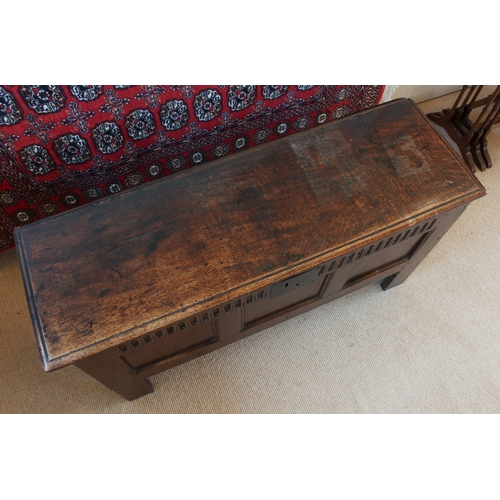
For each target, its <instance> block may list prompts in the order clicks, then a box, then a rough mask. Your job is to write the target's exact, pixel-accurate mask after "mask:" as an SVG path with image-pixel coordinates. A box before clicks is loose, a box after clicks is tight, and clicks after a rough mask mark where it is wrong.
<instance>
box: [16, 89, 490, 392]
mask: <svg viewBox="0 0 500 500" xmlns="http://www.w3.org/2000/svg"><path fill="white" fill-rule="evenodd" d="M484 194H485V190H484V188H483V187H482V186H481V185H480V183H479V182H478V181H477V180H476V178H475V177H474V176H473V175H472V174H471V172H470V171H469V170H468V169H467V168H466V167H465V166H464V164H463V162H462V161H461V160H460V159H459V158H458V156H457V155H456V154H455V152H454V151H453V150H452V149H451V148H450V146H449V145H448V144H447V143H446V141H444V140H443V138H442V137H441V136H440V135H439V134H438V133H437V131H436V130H435V129H434V127H433V126H432V125H431V124H430V123H429V122H428V120H427V119H426V118H425V116H424V115H423V114H422V113H421V112H420V111H419V109H418V108H417V107H416V106H415V105H414V104H413V103H412V102H411V101H408V100H404V99H403V100H397V101H392V102H390V103H387V104H384V105H382V106H378V107H376V108H373V109H371V110H369V111H365V112H362V113H359V114H357V115H352V116H350V117H347V118H344V119H341V120H338V121H334V122H330V123H327V124H325V125H321V126H317V127H314V128H311V129H309V130H307V131H304V132H300V133H296V134H293V135H290V136H288V137H284V138H282V139H277V140H275V141H272V142H270V143H266V144H264V145H262V146H258V147H255V148H251V149H249V150H247V151H244V152H240V153H235V154H232V155H230V156H228V157H225V158H222V159H219V160H216V161H213V162H210V163H207V164H205V165H202V166H199V167H196V168H193V169H190V170H186V171H183V172H180V173H178V174H175V175H173V176H171V177H167V178H165V179H163V180H159V181H156V182H152V183H148V184H144V185H142V186H141V187H138V188H134V189H131V190H128V191H125V192H122V193H118V194H116V195H114V196H111V197H109V198H106V199H103V200H101V201H97V202H94V203H92V204H88V205H85V206H82V207H80V208H76V209H74V210H72V211H69V212H65V213H62V214H59V215H55V216H53V217H50V218H47V219H43V220H41V221H39V222H35V223H32V224H30V225H27V226H24V227H20V228H18V229H17V230H16V235H15V236H16V243H17V249H18V254H19V258H20V262H21V266H22V272H23V278H24V283H25V288H26V294H27V299H28V304H29V308H30V312H31V315H32V320H33V325H34V330H35V334H36V338H37V341H38V346H39V350H40V354H41V358H42V361H43V365H44V367H45V370H47V371H50V370H55V369H58V368H61V367H64V366H66V365H69V364H75V365H76V366H78V367H79V368H81V369H82V370H84V371H86V372H87V373H89V374H91V375H92V376H93V377H95V378H96V379H98V380H99V381H101V382H102V383H103V384H105V385H106V386H108V387H109V388H111V389H113V390H114V391H116V392H117V393H119V394H121V395H122V396H124V397H125V398H128V399H134V398H137V397H140V396H142V395H144V394H147V393H149V392H152V390H153V389H152V386H151V384H150V383H149V381H148V380H147V378H148V377H149V376H151V375H153V374H156V373H158V372H160V371H162V370H165V369H167V368H170V367H173V366H175V365H178V364H180V363H183V362H185V361H188V360H190V359H193V358H194V357H196V356H200V355H202V354H205V353H207V352H210V351H212V350H214V349H217V348H219V347H222V346H224V345H227V344H228V343H231V342H234V341H236V340H238V339H241V338H243V337H245V336H247V335H251V334H252V333H255V332H258V331H260V330H263V329H265V328H267V327H269V326H271V325H273V324H276V323H277V322H280V321H283V320H286V319H287V318H290V317H292V316H294V315H296V314H299V313H301V312H304V311H306V310H308V309H311V308H313V307H316V306H318V305H321V304H324V303H326V302H328V301H331V300H333V299H335V298H338V297H340V296H342V295H344V294H346V293H349V292H351V291H354V290H356V289H358V288H360V287H362V286H365V285H367V284H370V283H374V282H378V281H381V285H382V288H383V289H384V290H385V289H387V288H390V287H393V286H395V285H398V284H400V283H402V282H403V281H404V280H405V279H406V278H407V277H408V276H409V275H410V273H411V272H412V271H413V269H415V267H416V266H417V265H418V263H419V262H420V261H421V260H422V258H423V257H424V256H425V255H426V254H427V253H428V252H429V251H430V250H431V249H432V248H433V246H434V245H435V244H436V243H437V242H438V241H439V239H440V238H441V237H442V236H443V235H444V234H445V232H446V231H447V230H448V229H449V228H450V227H451V225H452V224H453V223H454V222H455V221H456V219H457V218H458V217H459V215H460V214H461V213H462V212H463V211H464V210H465V208H466V206H467V205H468V204H469V203H470V202H471V201H473V200H475V199H476V198H479V197H481V196H483V195H484ZM283 341H284V342H286V340H285V339H284V340H283Z"/></svg>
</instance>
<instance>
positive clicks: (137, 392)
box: [75, 350, 154, 401]
mask: <svg viewBox="0 0 500 500" xmlns="http://www.w3.org/2000/svg"><path fill="white" fill-rule="evenodd" d="M113 351H114V350H113ZM75 366H77V367H78V368H80V370H83V371H84V372H85V373H88V374H89V375H90V376H91V377H94V378H95V379H96V380H98V381H99V382H101V384H103V385H105V386H106V387H108V388H109V389H111V390H112V391H115V392H116V393H117V394H119V395H120V396H123V397H124V398H125V399H128V400H129V401H132V400H134V399H137V398H140V397H141V396H145V395H146V394H150V393H151V392H153V391H154V389H153V386H152V385H151V383H150V382H149V381H148V380H145V379H143V378H141V377H140V376H138V375H137V374H136V373H135V372H134V371H133V370H132V369H131V368H130V367H129V366H128V365H127V364H126V363H125V362H124V361H123V360H122V359H120V357H119V356H117V355H115V354H114V353H113V352H110V351H104V352H102V353H99V354H95V355H93V356H90V357H88V358H86V359H84V360H81V361H77V362H76V363H75Z"/></svg>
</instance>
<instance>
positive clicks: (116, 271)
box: [110, 267, 123, 280]
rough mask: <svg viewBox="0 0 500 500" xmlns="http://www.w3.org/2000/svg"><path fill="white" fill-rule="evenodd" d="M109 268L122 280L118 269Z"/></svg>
mask: <svg viewBox="0 0 500 500" xmlns="http://www.w3.org/2000/svg"><path fill="white" fill-rule="evenodd" d="M110 269H111V271H114V272H115V273H116V274H118V276H119V277H120V279H121V280H123V276H122V273H121V272H120V271H118V269H113V268H112V267H111V268H110Z"/></svg>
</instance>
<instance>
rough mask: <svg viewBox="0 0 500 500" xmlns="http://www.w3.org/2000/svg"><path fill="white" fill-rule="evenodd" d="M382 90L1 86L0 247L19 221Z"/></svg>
mask: <svg viewBox="0 0 500 500" xmlns="http://www.w3.org/2000/svg"><path fill="white" fill-rule="evenodd" d="M383 90H384V86H382V85H351V86H349V85H204V86H199V85H177V86H168V85H115V86H111V85H19V86H14V85H12V86H11V85H3V86H0V251H2V250H6V249H7V248H10V247H12V246H13V244H14V240H13V235H12V234H13V230H14V227H16V226H18V225H20V224H27V223H30V222H31V221H34V220H37V219H41V218H43V217H47V216H50V215H52V214H55V213H57V212H61V211H64V210H68V209H69V208H72V207H75V206H78V205H81V204H83V203H88V202H92V201H94V200H97V199H99V198H102V197H104V196H108V195H110V194H113V193H117V192H118V191H121V190H124V189H127V188H130V187H133V186H137V185H139V184H142V183H144V182H150V181H153V180H154V179H158V178H161V177H163V176H165V175H169V174H172V173H174V172H177V171H179V170H183V169H185V168H189V167H192V166H196V165H199V164H201V163H204V162H207V161H210V160H213V159H216V158H220V157H221V156H225V155H227V154H231V153H234V152H236V151H241V150H243V149H245V148H248V147H252V146H254V145H257V144H261V143H263V142H266V141H270V140H273V139H276V138H278V137H282V136H285V135H287V134H291V133H294V132H299V131H301V130H304V129H306V128H309V127H312V126H315V125H318V124H321V123H325V122H327V121H330V120H334V119H337V118H340V117H343V116H347V115H350V114H352V113H355V112H358V111H362V110H364V109H367V108H369V107H372V106H374V105H376V104H378V103H379V102H380V99H381V97H382V93H383Z"/></svg>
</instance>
